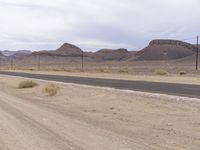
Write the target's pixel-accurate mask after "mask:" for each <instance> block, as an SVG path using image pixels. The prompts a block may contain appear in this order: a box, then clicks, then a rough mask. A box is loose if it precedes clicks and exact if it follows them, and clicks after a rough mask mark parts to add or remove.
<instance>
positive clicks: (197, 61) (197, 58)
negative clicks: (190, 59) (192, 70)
mask: <svg viewBox="0 0 200 150" xmlns="http://www.w3.org/2000/svg"><path fill="white" fill-rule="evenodd" d="M198 64H199V36H197V52H196V70H198Z"/></svg>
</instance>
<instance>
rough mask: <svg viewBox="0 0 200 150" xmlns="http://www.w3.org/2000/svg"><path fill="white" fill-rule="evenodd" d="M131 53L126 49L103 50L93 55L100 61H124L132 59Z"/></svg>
mask: <svg viewBox="0 0 200 150" xmlns="http://www.w3.org/2000/svg"><path fill="white" fill-rule="evenodd" d="M130 54H131V53H130V52H129V51H128V50H127V49H124V48H120V49H101V50H99V51H97V52H95V53H93V55H92V57H93V59H94V60H98V61H109V60H110V61H113V60H116V61H122V60H126V59H128V58H130V57H131V55H130Z"/></svg>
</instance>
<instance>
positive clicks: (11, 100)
mask: <svg viewBox="0 0 200 150" xmlns="http://www.w3.org/2000/svg"><path fill="white" fill-rule="evenodd" d="M24 80H27V79H25V78H19V77H8V76H0V88H1V91H0V149H1V150H7V149H10V150H26V149H29V150H33V149H37V150H40V149H41V150H42V149H50V150H59V149H69V150H102V149H106V150H122V149H123V150H138V149H140V150H147V149H148V150H149V149H150V150H151V149H152V150H162V149H170V150H180V149H182V150H188V149H194V150H196V149H199V147H200V136H199V131H200V115H199V113H200V102H199V101H200V100H199V99H189V98H180V97H175V96H167V95H160V94H150V93H142V92H130V91H122V90H115V89H108V88H106V89H105V88H98V87H90V86H80V85H75V84H61V83H55V84H56V85H57V86H59V87H60V90H59V91H58V93H57V95H55V96H48V95H47V94H46V93H45V92H44V88H45V87H46V86H47V85H48V84H49V82H46V81H41V80H33V81H34V82H36V83H38V86H37V87H35V88H31V89H18V88H17V86H18V84H19V83H20V82H21V81H24Z"/></svg>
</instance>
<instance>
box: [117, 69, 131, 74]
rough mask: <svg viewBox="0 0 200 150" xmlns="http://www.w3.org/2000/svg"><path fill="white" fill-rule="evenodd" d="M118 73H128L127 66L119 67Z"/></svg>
mask: <svg viewBox="0 0 200 150" xmlns="http://www.w3.org/2000/svg"><path fill="white" fill-rule="evenodd" d="M119 73H129V71H128V68H123V69H120V70H119Z"/></svg>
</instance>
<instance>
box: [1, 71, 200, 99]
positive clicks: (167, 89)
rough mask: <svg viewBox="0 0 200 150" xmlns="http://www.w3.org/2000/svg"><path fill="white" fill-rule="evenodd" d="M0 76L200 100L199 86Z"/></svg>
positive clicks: (40, 75)
mask: <svg viewBox="0 0 200 150" xmlns="http://www.w3.org/2000/svg"><path fill="white" fill-rule="evenodd" d="M0 74H3V75H11V76H20V77H28V78H34V79H42V80H50V81H59V82H65V83H77V84H84V85H93V86H101V87H111V88H116V89H125V90H135V91H146V92H153V93H162V94H170V95H177V96H186V97H192V98H200V85H189V84H176V83H159V82H146V81H130V80H115V79H100V78H86V77H72V76H60V75H44V74H30V73H19V72H4V71H0Z"/></svg>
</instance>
